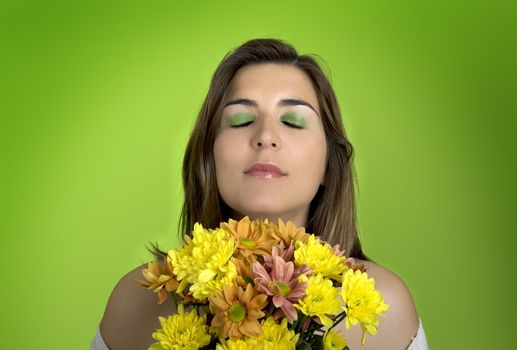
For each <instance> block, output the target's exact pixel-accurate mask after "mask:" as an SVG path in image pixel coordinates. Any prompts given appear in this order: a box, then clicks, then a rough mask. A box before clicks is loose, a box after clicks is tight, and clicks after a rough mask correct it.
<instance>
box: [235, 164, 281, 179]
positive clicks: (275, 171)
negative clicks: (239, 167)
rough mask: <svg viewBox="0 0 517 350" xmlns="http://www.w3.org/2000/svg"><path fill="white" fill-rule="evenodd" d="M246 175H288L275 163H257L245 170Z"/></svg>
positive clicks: (274, 176)
mask: <svg viewBox="0 0 517 350" xmlns="http://www.w3.org/2000/svg"><path fill="white" fill-rule="evenodd" d="M244 173H245V174H246V175H251V176H255V177H259V178H264V179H271V178H277V177H282V176H285V175H287V174H286V173H285V172H284V171H283V170H282V169H280V168H279V167H278V166H276V164H274V163H262V162H259V163H255V164H253V165H252V166H251V167H249V168H248V169H247V170H245V171H244Z"/></svg>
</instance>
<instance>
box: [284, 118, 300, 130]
mask: <svg viewBox="0 0 517 350" xmlns="http://www.w3.org/2000/svg"><path fill="white" fill-rule="evenodd" d="M282 123H283V124H284V125H287V126H289V127H291V128H294V129H303V127H301V126H300V125H296V124H293V123H290V122H288V121H286V120H284V121H282Z"/></svg>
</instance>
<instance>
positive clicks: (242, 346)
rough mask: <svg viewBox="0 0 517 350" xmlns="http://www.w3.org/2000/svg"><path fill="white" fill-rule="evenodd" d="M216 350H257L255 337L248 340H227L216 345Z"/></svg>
mask: <svg viewBox="0 0 517 350" xmlns="http://www.w3.org/2000/svg"><path fill="white" fill-rule="evenodd" d="M215 349H216V350H257V341H256V338H255V337H251V339H249V340H246V341H244V340H240V339H239V340H228V341H223V343H222V344H217V346H216V347H215Z"/></svg>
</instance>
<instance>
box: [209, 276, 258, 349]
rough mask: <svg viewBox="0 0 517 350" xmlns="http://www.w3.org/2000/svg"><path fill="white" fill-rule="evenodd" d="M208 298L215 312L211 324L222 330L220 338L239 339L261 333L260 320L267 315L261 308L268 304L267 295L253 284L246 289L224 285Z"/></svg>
mask: <svg viewBox="0 0 517 350" xmlns="http://www.w3.org/2000/svg"><path fill="white" fill-rule="evenodd" d="M208 300H209V301H210V307H211V309H212V310H213V312H214V314H215V316H214V318H213V319H212V324H211V325H212V327H215V328H217V329H219V330H220V333H219V337H220V338H227V337H230V338H232V339H237V338H240V337H242V336H245V335H247V336H256V335H259V334H260V333H261V331H262V330H261V328H260V323H259V321H258V320H259V319H260V318H262V317H264V316H265V315H266V314H265V313H264V312H262V311H261V310H262V309H263V308H264V307H265V306H266V304H267V296H266V295H265V294H261V293H260V294H259V293H258V292H257V291H256V290H255V288H253V286H252V285H251V284H248V285H247V287H246V290H243V289H242V288H241V287H240V286H237V285H232V286H224V288H223V290H222V291H220V292H218V293H216V294H215V295H214V296H210V297H208Z"/></svg>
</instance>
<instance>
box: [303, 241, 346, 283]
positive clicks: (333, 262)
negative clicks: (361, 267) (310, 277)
mask: <svg viewBox="0 0 517 350" xmlns="http://www.w3.org/2000/svg"><path fill="white" fill-rule="evenodd" d="M295 247H296V249H295V250H294V260H295V262H296V263H297V264H298V265H301V264H307V265H308V266H309V267H310V268H311V270H312V271H313V272H314V273H321V274H322V275H323V276H324V277H329V278H332V279H335V280H341V275H342V273H343V272H344V271H346V270H347V269H348V267H347V266H346V265H345V259H346V257H344V256H342V255H337V254H336V252H335V250H334V248H332V247H331V246H330V244H328V243H326V242H322V241H320V240H319V239H318V238H316V237H315V236H314V235H310V236H309V239H308V240H307V243H303V242H301V241H297V242H296V245H295Z"/></svg>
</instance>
